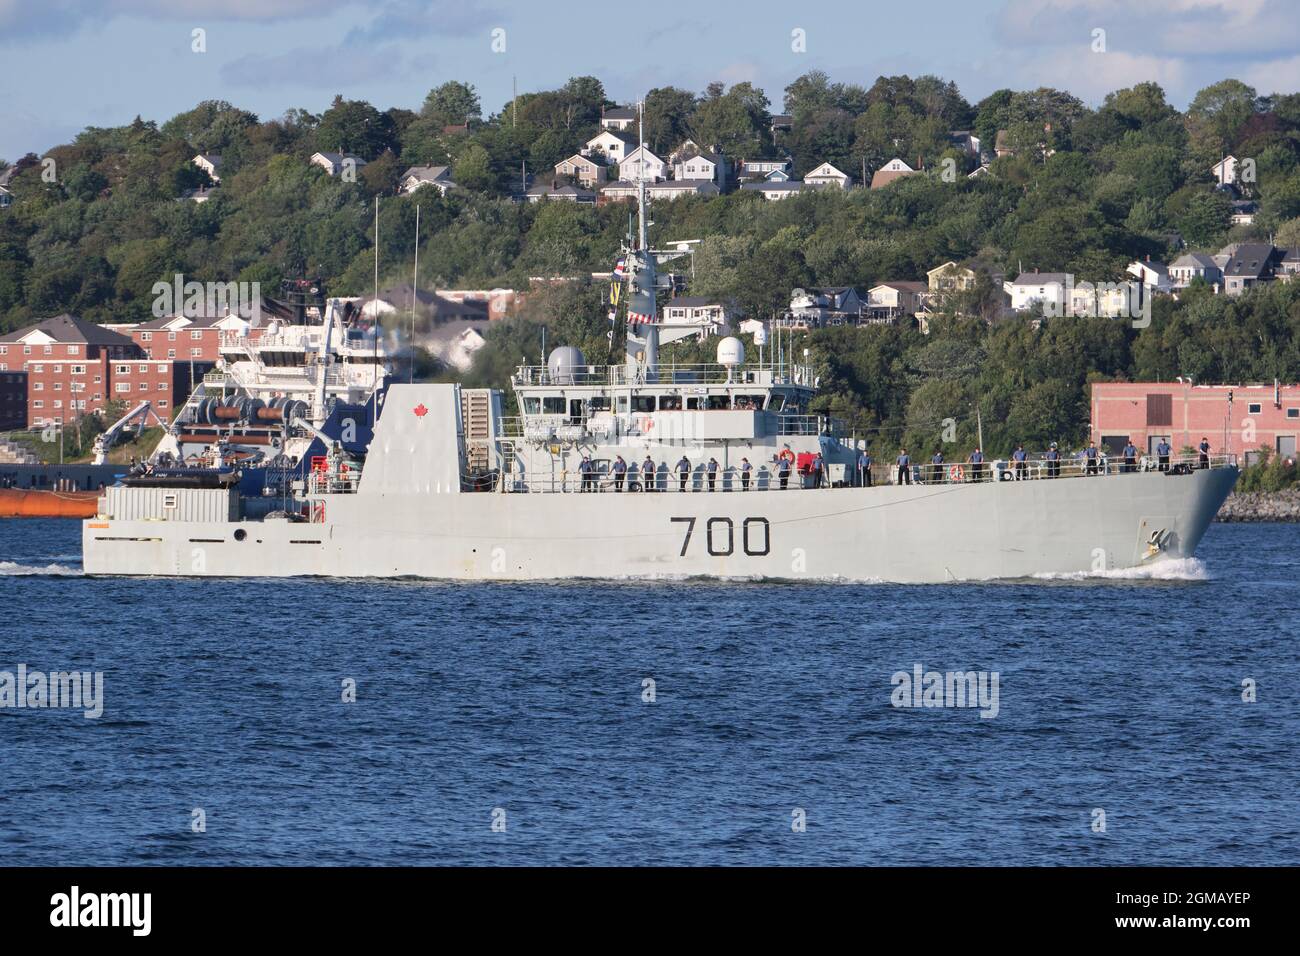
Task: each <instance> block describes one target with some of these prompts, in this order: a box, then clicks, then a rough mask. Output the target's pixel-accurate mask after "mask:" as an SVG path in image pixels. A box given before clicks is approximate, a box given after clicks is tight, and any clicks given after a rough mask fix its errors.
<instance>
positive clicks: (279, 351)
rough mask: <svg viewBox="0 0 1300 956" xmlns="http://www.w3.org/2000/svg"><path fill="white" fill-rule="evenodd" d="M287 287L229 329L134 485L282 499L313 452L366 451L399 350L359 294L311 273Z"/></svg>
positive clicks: (131, 484) (133, 479)
mask: <svg viewBox="0 0 1300 956" xmlns="http://www.w3.org/2000/svg"><path fill="white" fill-rule="evenodd" d="M284 293H285V298H284V301H283V302H274V303H272V302H268V303H266V304H265V307H266V308H268V311H269V312H270V314H271V316H272V317H271V319H270V320H269V321H268V322H267V323H266V324H265V325H262V324H260V323H258V324H256V325H255V324H254V323H251V322H248V321H244V322H243V324H242V326H241V327H240V328H238V329H236V330H234V331H231V332H227V333H223V334H222V337H221V341H220V345H219V349H220V353H219V361H218V362H217V365H216V367H215V368H214V369H213V370H212V371H210V372H208V373H207V374H205V375H204V376H203V378H202V380H201V381H199V382H197V383H196V384H195V387H194V389H193V391H192V392H191V393H190V396H189V399H188V400H187V401H186V403H185V405H184V406H183V407H182V408H181V409H180V410H179V411H178V412H177V414H176V416H175V418H173V419H172V420H171V422H170V423H167V425H166V432H165V434H164V435H163V437H162V439H161V440H160V441H159V443H158V445H157V447H156V448H155V450H154V452H153V454H152V455H151V456H150V458H149V460H148V462H147V463H143V464H142V465H141V467H140V469H139V470H138V471H137V472H136V473H133V474H131V475H130V476H128V477H127V478H126V486H127V487H136V488H144V487H186V486H205V487H206V486H212V485H217V484H221V485H226V484H234V485H236V486H237V488H238V490H239V492H240V493H241V495H242V496H244V497H246V498H270V497H274V496H280V497H282V498H283V497H284V496H285V495H286V494H287V493H288V492H289V490H290V485H291V484H292V483H293V482H295V481H301V480H302V479H303V478H304V477H305V476H306V473H307V469H308V468H309V467H310V462H311V460H312V459H313V458H314V457H317V456H320V455H324V454H326V452H327V451H333V452H335V453H336V454H345V455H363V454H364V453H365V450H366V447H367V446H368V445H369V443H370V441H371V439H372V438H373V429H374V422H375V418H376V417H377V414H378V410H379V407H380V404H381V402H382V398H383V393H384V390H385V389H386V388H387V385H388V381H389V378H390V377H391V375H392V374H393V371H394V368H395V363H396V356H395V355H394V354H393V352H392V351H391V349H390V348H389V343H388V342H387V340H386V338H385V337H384V335H383V332H382V329H381V327H380V326H379V323H378V322H377V321H375V320H374V319H373V318H372V319H371V320H370V321H367V320H366V317H365V315H364V314H363V313H362V311H361V310H360V309H358V308H357V307H356V304H355V302H353V301H350V300H340V299H326V298H325V296H324V293H323V290H322V288H321V286H320V283H319V282H312V281H310V280H288V281H286V283H285V288H284ZM376 308H377V307H376ZM119 424H120V423H119ZM110 431H112V430H110ZM102 438H103V436H101V439H100V440H102ZM100 440H97V442H96V454H97V458H96V461H97V462H99V461H102V460H103V450H102V449H100V447H99V441H100Z"/></svg>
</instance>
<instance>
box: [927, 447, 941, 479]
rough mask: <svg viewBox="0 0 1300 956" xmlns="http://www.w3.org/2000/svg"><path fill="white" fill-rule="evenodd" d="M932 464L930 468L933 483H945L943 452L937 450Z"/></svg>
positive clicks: (931, 460)
mask: <svg viewBox="0 0 1300 956" xmlns="http://www.w3.org/2000/svg"><path fill="white" fill-rule="evenodd" d="M930 464H931V465H932V466H933V467H932V468H931V469H930V474H931V476H932V477H931V479H930V482H931V484H935V485H941V484H943V452H941V451H936V452H935V453H934V457H932V458H931V459H930Z"/></svg>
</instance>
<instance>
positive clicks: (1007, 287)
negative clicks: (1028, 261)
mask: <svg viewBox="0 0 1300 956" xmlns="http://www.w3.org/2000/svg"><path fill="white" fill-rule="evenodd" d="M1073 286H1074V276H1072V275H1070V274H1069V273H1066V272H1038V271H1037V270H1035V271H1034V272H1022V273H1020V275H1019V276H1017V277H1016V278H1015V279H1013V280H1011V281H1009V282H1003V283H1002V289H1003V291H1004V292H1006V294H1007V295H1009V296H1010V297H1011V309H1012V311H1015V312H1024V311H1026V310H1028V309H1033V308H1035V307H1037V306H1040V305H1041V306H1042V307H1043V308H1044V309H1045V310H1046V311H1053V310H1055V314H1056V315H1062V314H1064V312H1065V306H1066V290H1067V289H1068V288H1072V287H1073Z"/></svg>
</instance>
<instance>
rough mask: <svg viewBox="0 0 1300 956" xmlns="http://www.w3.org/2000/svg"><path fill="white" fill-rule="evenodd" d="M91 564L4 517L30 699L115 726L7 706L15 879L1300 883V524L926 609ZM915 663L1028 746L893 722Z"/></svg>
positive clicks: (986, 734) (1, 576)
mask: <svg viewBox="0 0 1300 956" xmlns="http://www.w3.org/2000/svg"><path fill="white" fill-rule="evenodd" d="M79 533H80V529H79V524H78V523H77V522H70V521H4V522H0V608H3V615H4V619H3V623H0V670H13V669H15V668H16V666H17V664H18V663H19V662H24V663H26V664H28V666H29V667H31V668H33V669H35V668H41V669H46V668H49V669H81V670H98V671H102V672H103V673H104V681H105V698H106V703H105V709H104V714H103V716H102V717H101V718H99V719H98V720H87V719H85V718H84V717H83V716H82V714H81V712H79V711H75V712H74V711H68V710H15V709H0V852H3V854H4V859H5V862H6V863H11V864H12V863H37V864H53V863H65V864H112V863H128V864H129V863H150V864H218V863H240V864H287V863H298V864H313V863H319V864H345V863H372V864H407V863H410V864H414V863H428V864H446V863H490V864H501V863H542V864H553V863H579V864H581V863H606V864H644V863H744V864H758V863H776V864H797V863H855V864H909V863H912V864H1013V863H1028V864H1056V863H1073V864H1087V863H1099V864H1100V863H1106V864H1120V865H1124V864H1239V865H1254V864H1282V863H1290V864H1294V863H1295V862H1296V861H1297V860H1298V859H1300V797H1297V783H1298V782H1300V773H1297V769H1296V746H1295V742H1296V740H1297V739H1300V694H1298V691H1300V681H1298V679H1297V678H1300V665H1298V663H1297V652H1296V621H1297V620H1300V582H1298V581H1297V574H1296V571H1295V562H1296V557H1297V551H1298V550H1300V549H1298V547H1297V546H1298V545H1300V527H1297V526H1294V525H1271V526H1254V527H1252V526H1241V525H1226V526H1215V527H1213V528H1212V529H1211V530H1210V533H1209V535H1208V536H1207V538H1206V540H1205V542H1204V544H1203V546H1202V551H1201V558H1202V559H1203V561H1204V564H1203V566H1202V565H1200V564H1198V563H1192V564H1189V565H1185V566H1183V567H1181V568H1179V569H1177V574H1178V577H1176V578H1174V579H1172V580H1150V579H1125V578H1118V579H1116V578H1109V579H1087V580H1076V581H1072V580H1055V581H1034V582H1023V583H1010V584H995V585H987V586H986V585H960V586H928V587H899V586H885V585H875V586H862V585H831V584H823V585H801V586H795V585H782V584H761V583H755V584H737V583H712V582H685V583H682V582H677V583H669V582H658V583H621V584H610V585H605V584H593V583H578V584H571V585H531V586H523V585H501V584H484V585H475V586H463V585H451V584H441V583H421V582H399V583H373V582H330V581H317V580H304V581H239V580H160V581H148V580H113V579H107V580H92V579H86V578H82V577H80V576H79V560H80V559H79ZM40 569H45V571H46V573H41V574H32V573H30V572H32V571H36V570H40ZM49 572H54V573H49ZM60 572H62V573H60ZM915 663H921V664H922V665H924V666H925V668H926V669H934V670H941V671H943V670H986V671H997V672H999V674H1000V693H999V705H1000V711H999V713H998V715H997V717H995V718H993V719H981V718H980V716H979V714H978V713H977V712H976V711H975V710H970V709H964V710H963V709H921V710H901V709H895V708H893V707H892V706H891V705H890V693H891V690H892V689H893V688H892V685H891V675H892V674H893V673H894V672H896V671H899V670H907V671H910V670H911V669H912V666H913V665H914V664H915ZM345 678H351V679H353V680H355V681H356V686H357V701H356V702H355V703H350V704H349V703H343V702H342V700H341V696H342V691H341V682H342V681H343V680H344V679H345ZM645 678H652V679H653V680H654V681H655V682H656V688H655V689H656V697H657V699H656V701H655V702H654V703H645V702H643V701H642V682H643V680H644V679H645ZM1245 678H1252V679H1254V680H1255V681H1256V682H1257V684H1258V688H1259V690H1258V701H1257V702H1256V703H1253V704H1252V703H1244V702H1243V701H1242V699H1241V690H1242V688H1241V682H1242V680H1243V679H1245ZM195 808H202V809H203V811H204V813H205V815H206V832H203V833H195V832H192V830H191V820H192V811H193V810H194V809H195ZM496 808H501V809H502V810H504V811H505V825H506V830H505V832H504V833H502V832H494V831H493V829H492V821H493V812H494V810H495V809H496ZM795 808H802V809H803V810H804V811H805V812H806V820H807V829H806V832H802V833H797V832H794V831H793V830H792V827H791V821H792V812H793V811H794V809H795ZM1095 808H1100V809H1102V810H1104V811H1105V814H1106V831H1105V832H1104V833H1096V832H1093V831H1092V829H1091V824H1092V821H1093V819H1094V818H1093V811H1094V809H1095Z"/></svg>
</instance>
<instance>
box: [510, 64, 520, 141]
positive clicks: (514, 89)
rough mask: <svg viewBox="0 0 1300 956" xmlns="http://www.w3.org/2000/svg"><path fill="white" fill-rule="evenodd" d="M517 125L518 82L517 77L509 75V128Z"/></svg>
mask: <svg viewBox="0 0 1300 956" xmlns="http://www.w3.org/2000/svg"><path fill="white" fill-rule="evenodd" d="M518 125H519V82H518V77H515V76H512V77H510V128H511V129H514V128H515V127H516V126H518Z"/></svg>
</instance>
